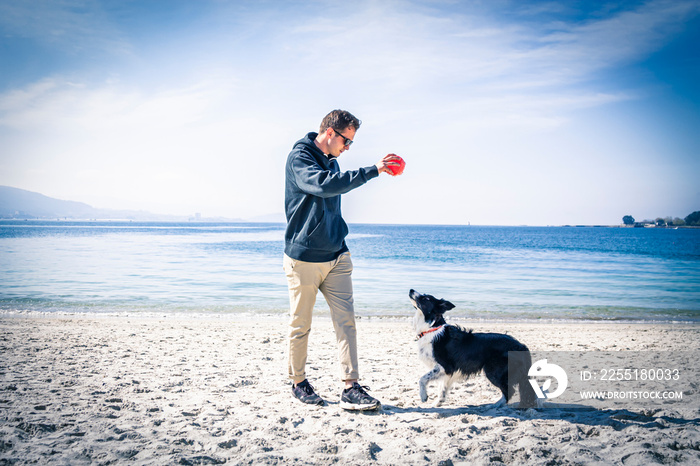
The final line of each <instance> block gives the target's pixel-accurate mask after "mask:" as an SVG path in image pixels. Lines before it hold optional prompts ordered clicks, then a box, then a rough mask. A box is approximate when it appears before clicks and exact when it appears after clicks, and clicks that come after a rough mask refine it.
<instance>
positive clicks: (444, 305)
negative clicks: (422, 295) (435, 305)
mask: <svg viewBox="0 0 700 466" xmlns="http://www.w3.org/2000/svg"><path fill="white" fill-rule="evenodd" d="M454 308H455V305H454V304H452V303H451V302H449V301H447V300H445V299H441V300H440V311H442V312H447V311H449V310H450V309H454Z"/></svg>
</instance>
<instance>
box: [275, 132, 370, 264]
mask: <svg viewBox="0 0 700 466" xmlns="http://www.w3.org/2000/svg"><path fill="white" fill-rule="evenodd" d="M316 136H318V134H317V133H309V134H307V135H306V136H305V137H304V138H302V139H300V140H299V141H297V142H296V143H295V144H294V148H293V149H292V151H291V152H290V153H289V156H288V157H287V167H286V180H287V181H286V186H285V191H284V197H285V199H284V205H285V213H286V215H287V230H286V231H285V234H284V240H285V247H284V253H285V254H287V255H288V256H289V257H291V258H292V259H297V260H301V261H305V262H328V261H332V260H334V259H336V258H337V257H338V256H340V255H341V254H342V253H343V252H345V251H347V250H348V247H347V245H346V244H345V236H347V234H348V226H347V224H346V223H345V220H343V217H342V215H341V213H340V195H341V194H344V193H347V192H348V191H351V190H353V189H355V188H357V187H359V186H362V185H363V184H365V183H367V181H369V180H371V179H372V178H376V177H377V176H379V170H378V169H377V167H376V166H374V165H373V166H371V167H366V168H360V169H359V170H351V171H346V172H341V171H340V167H339V166H338V161H337V160H336V158H335V157H332V156H327V155H326V154H324V153H323V152H322V151H321V149H319V148H318V147H317V146H316V144H315V143H314V140H315V139H316Z"/></svg>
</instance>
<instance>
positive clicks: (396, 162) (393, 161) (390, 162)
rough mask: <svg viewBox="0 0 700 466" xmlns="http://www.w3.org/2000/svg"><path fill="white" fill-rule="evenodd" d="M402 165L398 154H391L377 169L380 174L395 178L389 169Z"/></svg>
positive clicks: (378, 164)
mask: <svg viewBox="0 0 700 466" xmlns="http://www.w3.org/2000/svg"><path fill="white" fill-rule="evenodd" d="M400 165H401V157H399V156H398V155H396V154H389V155H387V156H386V157H384V158H383V159H382V161H381V162H379V163H377V168H378V169H379V173H380V174H382V173H388V174H390V175H391V176H394V173H393V172H392V171H391V170H390V169H389V167H398V166H400Z"/></svg>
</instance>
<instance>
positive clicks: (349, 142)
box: [332, 128, 354, 147]
mask: <svg viewBox="0 0 700 466" xmlns="http://www.w3.org/2000/svg"><path fill="white" fill-rule="evenodd" d="M332 129H333V131H335V134H337V135H338V136H340V137H341V138H343V141H345V147H350V144H352V143H353V142H354V141H353V140H352V139H349V138H346V137H345V136H343V135H342V134H340V133H339V132H338V131H337V130H336V129H335V128H332Z"/></svg>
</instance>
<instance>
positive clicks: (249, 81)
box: [0, 1, 698, 224]
mask: <svg viewBox="0 0 700 466" xmlns="http://www.w3.org/2000/svg"><path fill="white" fill-rule="evenodd" d="M437 5H439V4H437ZM697 5H698V4H697V2H692V3H682V2H664V1H662V2H652V3H649V4H645V5H643V6H642V7H640V8H639V9H637V10H635V11H626V12H622V13H619V14H617V15H616V16H614V17H612V18H610V17H609V18H606V19H602V20H597V21H595V20H588V21H587V22H584V23H571V24H558V25H556V28H548V29H546V30H545V32H542V30H540V29H538V28H537V27H533V26H530V25H528V24H524V23H523V24H515V23H507V22H504V21H503V20H501V21H500V22H499V21H497V20H495V19H493V17H491V18H490V19H489V18H486V17H483V16H479V15H477V14H476V13H473V12H469V11H462V12H460V13H455V14H445V12H441V11H439V10H438V9H436V8H432V9H429V8H426V7H421V6H416V5H415V4H411V3H407V2H388V3H380V2H368V3H360V4H358V5H357V6H356V8H355V9H350V10H345V9H343V10H342V11H341V9H340V8H339V7H338V6H334V5H332V4H331V5H329V8H328V9H318V10H317V13H316V15H315V16H312V17H311V18H309V20H308V21H307V22H306V23H302V22H298V21H291V20H290V18H289V17H284V18H282V17H278V16H274V14H271V13H270V11H263V12H255V11H253V12H249V13H247V15H248V16H249V17H252V19H253V20H252V21H251V22H250V23H247V22H246V21H243V19H242V18H240V17H237V18H236V23H235V24H236V28H234V29H233V30H231V31H226V30H218V29H217V30H215V31H211V32H210V33H209V34H208V35H207V34H204V33H201V37H203V38H202V39H201V40H203V42H202V43H192V44H189V47H188V48H187V49H186V50H182V49H181V48H180V47H177V46H179V45H181V44H182V39H181V38H179V37H178V38H177V39H175V38H173V39H172V44H171V46H169V45H168V43H167V41H164V42H163V47H161V48H159V49H158V51H157V52H158V54H159V55H158V56H152V55H150V54H152V53H155V52H154V51H153V49H150V52H144V53H146V54H145V55H143V56H140V57H138V60H134V61H133V62H132V63H130V66H132V67H133V68H128V69H121V68H118V67H115V69H114V70H113V72H111V73H110V75H109V76H104V77H103V79H101V80H95V79H94V78H91V77H89V76H92V74H91V73H89V72H86V71H84V70H80V69H76V70H75V71H74V72H72V73H70V75H68V74H63V75H60V74H54V75H53V76H52V77H46V78H44V79H41V80H38V81H37V82H34V83H28V84H27V85H25V86H24V87H22V88H19V89H10V90H8V91H6V92H5V93H4V94H0V136H2V137H3V138H5V141H6V143H5V144H4V146H5V147H4V149H6V150H8V151H10V150H11V151H12V153H11V155H8V154H9V152H5V153H4V154H3V155H2V158H6V157H13V158H14V159H13V160H12V161H11V162H10V161H7V160H5V161H2V160H0V162H2V163H1V165H2V166H3V172H4V173H3V175H0V183H2V184H10V185H13V186H18V187H22V188H26V189H33V190H37V191H40V192H43V193H45V194H49V195H56V196H58V197H61V198H76V200H83V201H90V200H91V199H101V200H103V199H112V201H110V202H113V203H114V204H112V205H98V206H100V207H121V206H123V207H129V208H135V207H138V206H140V207H141V208H145V209H151V210H157V211H160V212H163V213H179V214H187V213H192V212H194V211H199V212H202V213H203V214H204V215H227V216H231V217H252V216H255V215H260V214H267V213H271V212H278V211H280V210H281V209H282V196H283V181H284V180H283V164H284V159H285V157H286V154H287V152H288V151H289V149H290V148H291V145H292V143H293V142H294V141H295V140H296V139H298V138H300V137H301V136H302V135H303V134H304V132H305V131H310V130H315V129H316V126H317V124H318V122H319V121H320V119H321V117H322V116H323V114H324V112H326V111H328V110H330V109H332V108H336V107H345V108H348V109H350V110H352V111H354V112H356V113H357V115H358V116H359V117H360V118H362V119H363V120H364V121H365V124H364V125H363V128H362V130H361V132H360V133H359V136H360V139H358V144H357V145H355V146H353V150H352V151H350V152H348V153H347V154H346V155H345V156H344V157H343V159H342V160H341V164H342V166H343V167H344V168H346V169H350V168H356V167H357V166H360V165H369V164H371V163H374V162H376V160H378V159H379V158H380V157H381V156H382V155H384V154H385V153H387V152H390V151H391V152H398V153H400V154H402V155H404V156H405V157H406V158H407V160H408V161H409V167H408V169H407V173H406V176H405V177H402V178H396V179H382V180H380V181H377V182H372V184H371V185H370V186H368V187H366V188H363V189H361V190H359V191H358V192H356V193H352V195H350V196H348V197H347V200H346V201H344V206H345V209H346V212H347V214H348V215H349V217H350V219H351V220H354V221H393V222H411V221H414V220H413V211H414V210H415V207H416V206H421V208H422V209H423V210H424V211H426V212H427V215H428V216H429V217H428V218H426V219H425V220H424V221H426V222H431V221H432V222H437V223H444V222H449V221H450V220H449V219H450V218H451V216H453V218H454V219H455V221H457V222H463V221H466V220H470V221H472V222H474V223H502V222H516V223H528V219H530V220H532V219H533V218H535V217H536V218H537V220H536V221H537V223H545V224H546V223H551V222H556V220H550V221H548V220H547V218H548V217H547V216H548V215H549V216H551V217H553V218H563V217H564V216H565V215H568V213H567V212H569V210H571V204H573V205H575V206H576V208H577V209H578V211H579V212H581V210H582V209H584V208H586V205H587V203H589V204H590V200H587V199H585V198H584V197H581V196H580V191H581V190H585V187H586V185H587V183H588V182H589V179H588V177H590V176H591V174H592V171H589V170H587V169H585V167H584V168H582V167H581V166H580V165H577V164H576V162H571V161H575V160H579V159H581V160H587V159H589V158H590V155H588V154H587V153H586V152H585V150H583V149H582V148H581V147H576V146H573V147H572V146H571V144H572V143H571V142H570V141H571V140H572V139H573V138H572V135H577V134H582V133H585V128H581V127H575V125H581V124H582V123H583V122H584V120H581V119H580V118H579V117H578V116H577V114H578V113H579V112H581V111H589V110H591V109H593V110H594V109H597V108H605V107H606V106H614V105H616V104H619V103H622V102H627V101H630V100H634V99H639V98H642V97H644V90H643V89H641V90H640V89H625V88H622V87H621V86H617V85H616V84H615V83H613V84H612V85H608V86H606V88H605V89H600V88H597V87H596V86H593V85H592V84H591V82H592V81H594V80H595V79H597V77H598V74H599V73H600V72H601V70H613V69H615V68H616V67H618V66H620V65H624V64H627V63H630V62H631V61H634V60H639V59H643V58H644V57H646V56H648V55H649V54H650V53H652V52H653V51H654V50H656V49H657V48H659V47H661V46H662V45H663V44H664V43H665V42H666V41H668V40H669V39H668V38H669V37H672V36H673V33H675V31H676V29H677V28H678V26H677V24H678V23H682V22H683V21H684V20H685V19H686V18H688V17H689V16H690V15H692V14H694V13H696V12H697V10H698V7H697ZM11 6H12V7H13V8H14V7H16V6H17V4H16V3H13V4H11ZM8 8H9V7H7V6H6V7H5V11H8ZM52 8H54V9H55V6H54V7H52ZM94 10H95V11H97V10H99V9H94ZM51 11H53V10H51ZM90 11H93V10H90ZM98 13H99V12H98ZM98 13H94V14H92V13H91V14H89V15H87V16H81V17H80V18H76V17H72V16H70V17H66V18H65V20H61V18H63V17H62V16H61V15H59V16H57V18H58V21H59V22H60V21H64V26H65V27H66V28H67V29H68V30H70V31H73V32H71V34H73V36H74V37H81V38H82V39H81V40H88V38H89V37H90V36H91V35H94V36H95V37H98V38H99V37H103V35H102V33H101V32H100V31H99V30H98V28H97V27H96V26H88V25H86V24H83V23H80V24H78V23H79V22H84V21H85V20H86V18H88V17H94V18H97V19H98V20H99V21H97V23H96V24H111V23H110V21H109V18H102V17H101V16H100V14H98ZM239 13H240V10H236V14H239ZM303 13H304V14H308V11H304V12H303ZM341 13H342V15H341ZM12 14H13V15H14V16H13V17H17V16H18V15H19V13H17V11H16V10H15V11H14V12H13V13H12ZM37 14H38V13H37ZM66 14H68V13H66ZM30 18H34V16H30ZM255 18H257V19H255ZM35 19H37V20H38V24H45V21H47V20H46V19H45V18H44V19H40V18H35ZM263 19H264V21H263ZM223 22H225V21H223ZM245 24H249V25H248V26H245ZM251 25H255V26H251ZM261 26H264V28H265V29H264V30H261V29H260V28H261ZM17 27H18V28H19V26H17ZM246 27H248V28H249V29H247V30H245V29H244V30H242V29H240V28H246ZM30 29H31V28H30ZM23 30H24V29H23ZM552 31H554V32H552ZM30 32H31V30H30ZM27 34H29V32H27ZM32 34H40V32H39V31H34V32H32ZM122 36H123V34H122V33H121V32H119V31H118V27H117V26H108V27H107V33H106V34H104V37H103V38H104V41H103V42H99V40H98V42H99V43H101V44H102V45H101V46H103V47H113V46H114V47H115V49H120V47H121V46H120V45H119V44H122V45H124V44H127V42H128V40H127V39H124V38H122ZM247 36H250V38H251V39H250V40H249V41H246V40H245V39H244V38H245V37H247ZM262 36H265V37H266V39H265V41H263V42H259V41H258V39H259V38H260V37H262ZM196 37H198V38H201V37H200V36H196ZM212 37H216V39H217V40H216V41H213V42H212ZM42 40H48V39H46V38H45V39H42ZM212 44H214V45H213V47H212ZM125 47H126V46H125ZM134 50H135V52H134V53H135V54H136V53H137V50H138V47H136V48H135V49H134ZM151 63H158V64H161V63H164V64H166V68H167V69H168V72H165V71H163V70H160V69H159V70H153V69H150V68H149V67H150V66H154V65H151ZM121 64H123V63H121ZM167 64H173V68H168V66H167ZM85 66H86V67H88V64H86V65H85ZM101 66H104V64H101ZM173 69H177V70H178V73H169V72H170V71H172V70H173ZM156 71H157V72H156ZM141 78H143V79H141ZM622 124H629V122H623V123H622ZM553 140H554V141H557V143H558V144H559V146H557V145H555V144H552V143H551V141H553ZM630 144H631V143H629V142H628V141H623V142H619V141H618V142H615V143H614V144H613V143H609V144H607V145H604V146H602V147H597V148H596V151H597V152H596V153H605V154H606V157H608V158H609V159H610V160H615V159H616V158H618V157H619V153H620V152H621V151H624V150H626V149H627V148H629V147H630ZM579 146H580V144H579ZM636 149H637V148H636V147H635V150H636ZM653 150H654V148H653V147H649V148H643V149H642V151H647V152H645V153H648V154H649V155H647V157H653V156H654V153H653ZM606 151H607V152H606ZM561 153H565V155H566V157H562V156H561ZM599 158H601V159H603V158H604V157H602V156H600V157H599ZM553 160H554V161H556V162H552V161H553ZM562 160H565V161H567V162H566V164H565V165H562V164H563V163H564V162H562ZM37 167H41V170H43V171H42V172H38V171H36V170H37ZM576 170H578V174H577V173H575V171H576ZM616 170H617V169H616ZM572 171H573V175H571V179H568V178H567V177H568V176H569V174H570V173H572ZM593 171H594V170H593ZM644 174H645V173H642V172H640V176H643V175H644ZM606 176H609V177H610V178H609V179H616V178H615V176H619V173H618V171H614V172H610V174H609V175H606ZM562 179H567V181H566V182H562V181H561V180H562ZM552 180H556V182H555V181H552ZM604 185H605V186H606V189H607V192H613V191H615V192H616V191H617V190H619V188H618V187H616V186H614V183H611V182H609V181H606V183H605V184H604ZM600 196H601V197H604V194H601V195H600ZM396 198H398V199H403V201H402V202H399V203H398V204H397V206H396V207H395V208H392V212H390V213H389V214H387V212H386V210H385V208H384V207H383V205H382V203H381V202H376V199H396ZM119 203H123V204H122V205H118V204H119ZM562 203H564V204H566V205H564V204H562ZM560 204H561V205H560ZM596 204H598V202H596ZM465 206H466V207H465ZM533 206H540V207H533ZM544 206H546V207H544ZM598 208H599V206H598V205H593V206H591V207H590V209H591V214H590V215H591V216H593V215H594V214H593V212H592V211H593V210H595V209H598ZM611 208H617V207H615V206H613V207H611ZM533 211H536V212H537V215H534V214H533V213H532V212H533ZM521 212H522V213H521ZM521 216H522V218H521ZM499 219H500V220H501V222H499ZM570 221H571V222H576V221H577V220H576V219H571V220H570Z"/></svg>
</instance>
